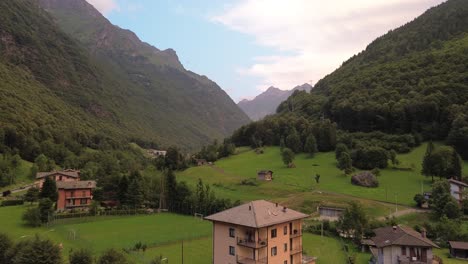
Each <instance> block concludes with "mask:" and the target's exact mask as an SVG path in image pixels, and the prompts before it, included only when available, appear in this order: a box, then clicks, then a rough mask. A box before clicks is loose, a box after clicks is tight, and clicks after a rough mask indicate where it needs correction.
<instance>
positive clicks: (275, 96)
mask: <svg viewBox="0 0 468 264" xmlns="http://www.w3.org/2000/svg"><path fill="white" fill-rule="evenodd" d="M311 89H312V86H311V85H310V84H308V83H305V84H303V85H299V86H296V87H294V88H293V89H292V90H281V89H279V88H277V87H274V86H270V87H269V88H268V89H267V90H266V91H264V92H263V93H261V94H259V95H257V96H256V97H255V98H254V99H252V100H247V99H244V100H242V101H240V102H239V103H238V104H237V105H238V106H239V107H240V108H241V109H242V110H243V111H244V112H245V113H246V114H247V115H248V116H249V117H250V118H251V119H252V120H259V119H262V118H263V117H265V116H267V115H270V114H274V113H275V112H276V108H277V107H278V106H279V105H280V104H281V102H283V101H285V100H286V99H288V97H289V96H290V95H291V94H292V93H293V92H294V91H298V90H299V91H310V90H311Z"/></svg>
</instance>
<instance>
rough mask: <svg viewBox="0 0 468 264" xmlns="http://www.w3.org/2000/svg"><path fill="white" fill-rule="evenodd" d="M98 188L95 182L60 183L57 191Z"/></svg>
mask: <svg viewBox="0 0 468 264" xmlns="http://www.w3.org/2000/svg"><path fill="white" fill-rule="evenodd" d="M94 188H96V182H95V181H69V182H65V181H58V182H57V189H65V190H73V189H94Z"/></svg>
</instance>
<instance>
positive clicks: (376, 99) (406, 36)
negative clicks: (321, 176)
mask: <svg viewBox="0 0 468 264" xmlns="http://www.w3.org/2000/svg"><path fill="white" fill-rule="evenodd" d="M467 65H468V2H467V1H466V0H448V1H446V2H444V3H442V4H440V5H439V6H436V7H433V8H431V9H429V10H427V11H426V12H425V13H424V14H423V15H421V16H420V17H418V18H416V19H414V20H413V21H411V22H409V23H407V24H406V25H403V26H402V27H400V28H397V29H395V30H391V31H390V32H388V33H387V34H385V35H383V36H381V37H379V38H378V39H376V40H375V41H373V42H372V43H370V44H369V45H368V46H367V47H366V49H365V50H364V51H362V52H361V53H359V54H358V55H356V56H353V57H352V58H350V59H349V60H347V61H346V62H344V63H343V64H342V66H341V67H340V68H338V69H337V70H336V71H334V72H333V73H331V74H329V75H328V76H326V77H325V78H323V79H322V80H320V81H319V82H318V83H317V84H316V85H315V86H314V89H313V90H312V91H311V93H295V94H293V95H292V96H290V97H289V98H288V99H287V100H286V101H285V102H283V103H281V104H280V106H279V107H278V109H277V115H276V116H274V117H272V119H274V118H277V119H280V118H284V117H286V116H293V117H294V118H296V119H297V120H299V121H298V124H300V122H302V120H309V121H310V122H320V120H324V119H329V120H331V121H332V122H334V123H336V124H337V128H338V129H339V130H341V131H342V132H343V133H354V132H360V133H362V132H364V133H374V132H378V133H379V134H375V135H379V136H381V137H384V136H382V133H385V134H387V135H409V136H413V137H414V139H412V140H413V141H416V142H420V141H421V140H447V143H449V144H451V145H453V146H454V147H455V148H456V149H457V151H458V152H459V153H460V154H461V155H462V157H464V159H468V150H467V148H466V146H468V133H466V131H468V115H467V113H468V104H467V102H468V71H467ZM284 123H285V124H290V123H291V122H284ZM277 124H278V122H273V121H272V122H271V126H277ZM263 125H265V124H263ZM261 126H262V124H260V123H254V124H252V125H248V126H246V127H243V128H242V129H240V130H238V131H237V132H236V133H235V134H236V135H238V137H239V138H242V139H250V138H252V136H253V135H255V136H256V140H260V141H262V142H268V141H267V140H265V139H264V138H258V137H259V136H260V135H263V134H262V132H263V131H258V129H249V128H255V127H257V128H258V127H261ZM263 129H264V130H265V131H268V129H269V127H268V126H263V128H262V130H263ZM296 129H297V130H300V126H299V125H298V127H296ZM281 131H288V129H285V128H282V129H281ZM268 132H269V133H273V134H275V130H274V129H270V131H268ZM301 132H304V131H299V133H301ZM305 135H307V133H305ZM361 135H362V134H361ZM280 136H281V135H280ZM394 138H396V137H394ZM341 139H342V140H345V139H346V137H344V134H342V135H341ZM350 139H351V138H348V141H346V142H345V143H347V144H350V145H352V144H351V143H353V142H351V141H350ZM275 140H277V138H276V139H275ZM244 141H245V140H244ZM270 142H271V140H270ZM350 142H351V143H350ZM369 142H371V141H370V140H369ZM355 143H356V142H354V143H353V144H355ZM275 144H279V142H275ZM352 147H354V146H352ZM386 148H394V147H391V146H389V145H387V146H386ZM402 151H403V150H402ZM404 151H408V149H405V150H404Z"/></svg>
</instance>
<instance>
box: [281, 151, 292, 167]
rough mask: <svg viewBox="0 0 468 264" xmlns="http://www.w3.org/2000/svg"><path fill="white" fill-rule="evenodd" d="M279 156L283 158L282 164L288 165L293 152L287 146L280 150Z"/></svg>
mask: <svg viewBox="0 0 468 264" xmlns="http://www.w3.org/2000/svg"><path fill="white" fill-rule="evenodd" d="M281 157H282V158H283V163H284V165H286V166H289V165H290V164H291V163H292V162H293V160H294V152H293V151H292V150H290V149H289V148H285V149H284V150H283V152H281Z"/></svg>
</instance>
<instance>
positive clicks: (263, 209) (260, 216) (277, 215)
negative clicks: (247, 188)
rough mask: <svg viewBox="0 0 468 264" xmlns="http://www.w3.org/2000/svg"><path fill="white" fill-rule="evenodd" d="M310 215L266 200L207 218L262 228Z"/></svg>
mask: <svg viewBox="0 0 468 264" xmlns="http://www.w3.org/2000/svg"><path fill="white" fill-rule="evenodd" d="M307 217H309V216H308V215H306V214H303V213H300V212H298V211H294V210H291V209H289V208H286V207H283V206H280V205H278V204H275V203H271V202H268V201H265V200H258V201H252V202H249V203H246V204H243V205H239V206H237V207H234V208H231V209H228V210H225V211H222V212H219V213H216V214H213V215H210V216H207V217H205V219H207V220H210V221H214V222H223V223H230V224H236V225H241V226H247V227H253V228H261V227H267V226H272V225H275V224H280V223H284V222H289V221H294V220H299V219H303V218H307Z"/></svg>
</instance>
